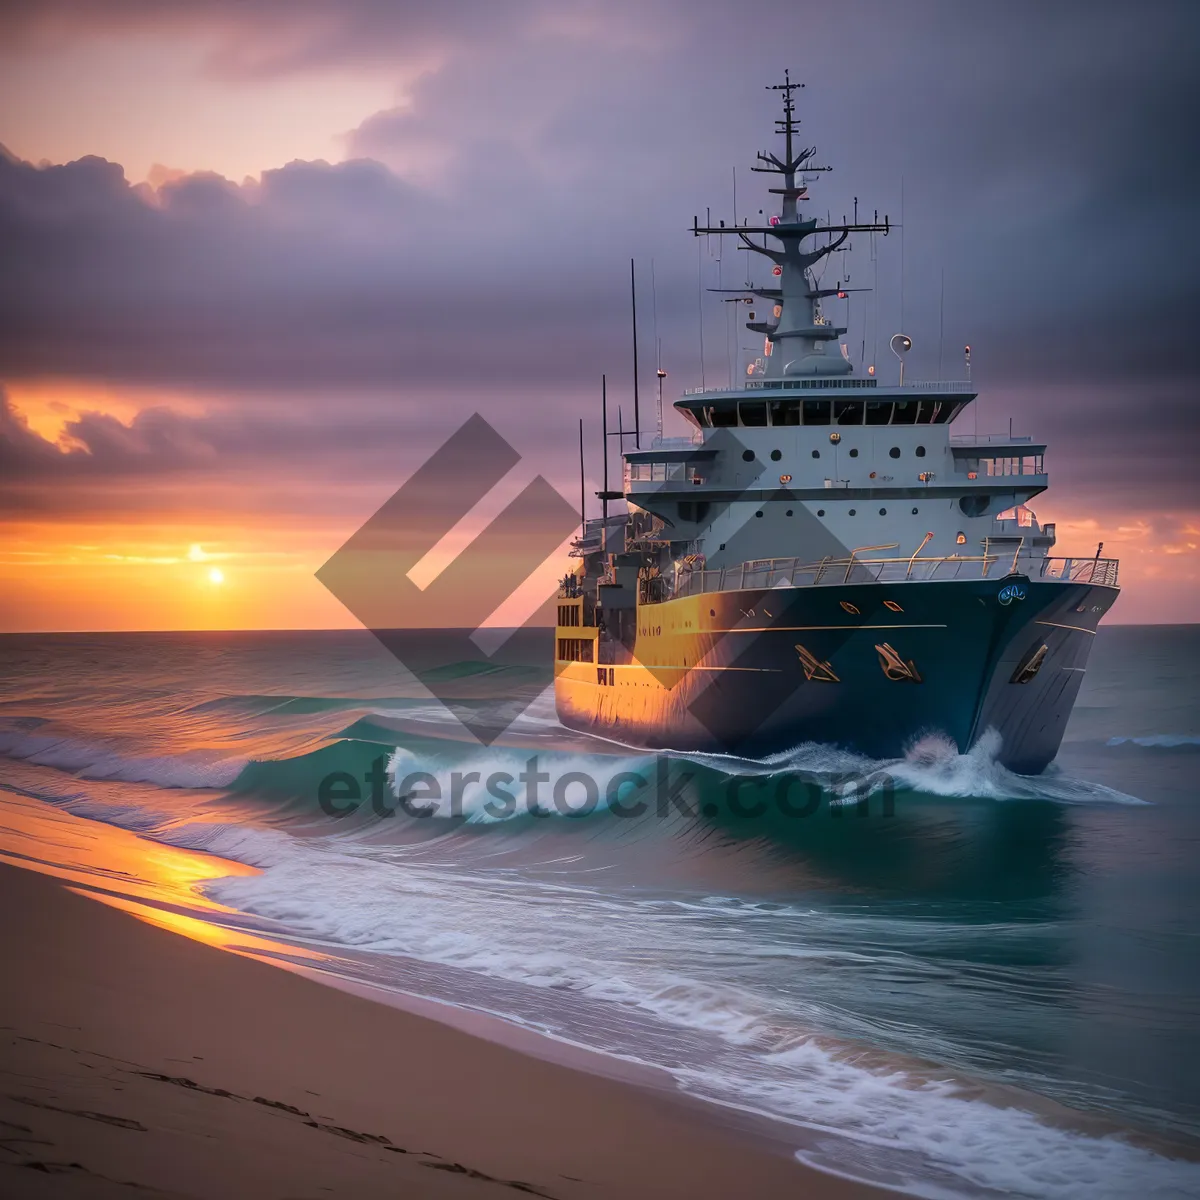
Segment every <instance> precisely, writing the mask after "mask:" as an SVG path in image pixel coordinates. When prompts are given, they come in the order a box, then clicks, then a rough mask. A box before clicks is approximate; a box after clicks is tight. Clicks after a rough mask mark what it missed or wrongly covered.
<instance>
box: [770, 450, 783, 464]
mask: <svg viewBox="0 0 1200 1200" xmlns="http://www.w3.org/2000/svg"><path fill="white" fill-rule="evenodd" d="M782 457H783V454H782V453H781V452H780V451H778V450H772V451H771V461H772V462H778V461H779V460H780V459H781V458H782Z"/></svg>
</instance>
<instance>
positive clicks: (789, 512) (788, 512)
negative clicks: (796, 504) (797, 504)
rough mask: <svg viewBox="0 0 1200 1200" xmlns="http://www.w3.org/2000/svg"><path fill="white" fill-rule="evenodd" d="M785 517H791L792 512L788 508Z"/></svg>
mask: <svg viewBox="0 0 1200 1200" xmlns="http://www.w3.org/2000/svg"><path fill="white" fill-rule="evenodd" d="M787 515H788V516H789V517H790V516H791V515H792V510H791V509H790V508H789V509H788V510H787Z"/></svg>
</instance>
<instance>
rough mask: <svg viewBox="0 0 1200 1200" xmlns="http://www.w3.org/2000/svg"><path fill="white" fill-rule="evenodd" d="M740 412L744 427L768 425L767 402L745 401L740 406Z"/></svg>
mask: <svg viewBox="0 0 1200 1200" xmlns="http://www.w3.org/2000/svg"><path fill="white" fill-rule="evenodd" d="M738 412H739V413H740V415H741V418H742V424H743V425H754V426H757V425H765V424H766V423H767V404H766V401H765V400H751V401H745V400H743V401H742V403H741V404H739V405H738Z"/></svg>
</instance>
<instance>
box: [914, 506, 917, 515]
mask: <svg viewBox="0 0 1200 1200" xmlns="http://www.w3.org/2000/svg"><path fill="white" fill-rule="evenodd" d="M916 515H917V510H916V509H915V508H914V509H913V516H914V517H915V516H916Z"/></svg>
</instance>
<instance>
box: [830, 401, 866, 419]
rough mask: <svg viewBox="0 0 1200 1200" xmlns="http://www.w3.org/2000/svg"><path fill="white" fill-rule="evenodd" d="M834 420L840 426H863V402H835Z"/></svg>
mask: <svg viewBox="0 0 1200 1200" xmlns="http://www.w3.org/2000/svg"><path fill="white" fill-rule="evenodd" d="M833 418H834V420H835V421H836V422H837V423H838V424H839V425H861V424H862V423H863V402H862V401H861V400H835V401H834V402H833Z"/></svg>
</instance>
